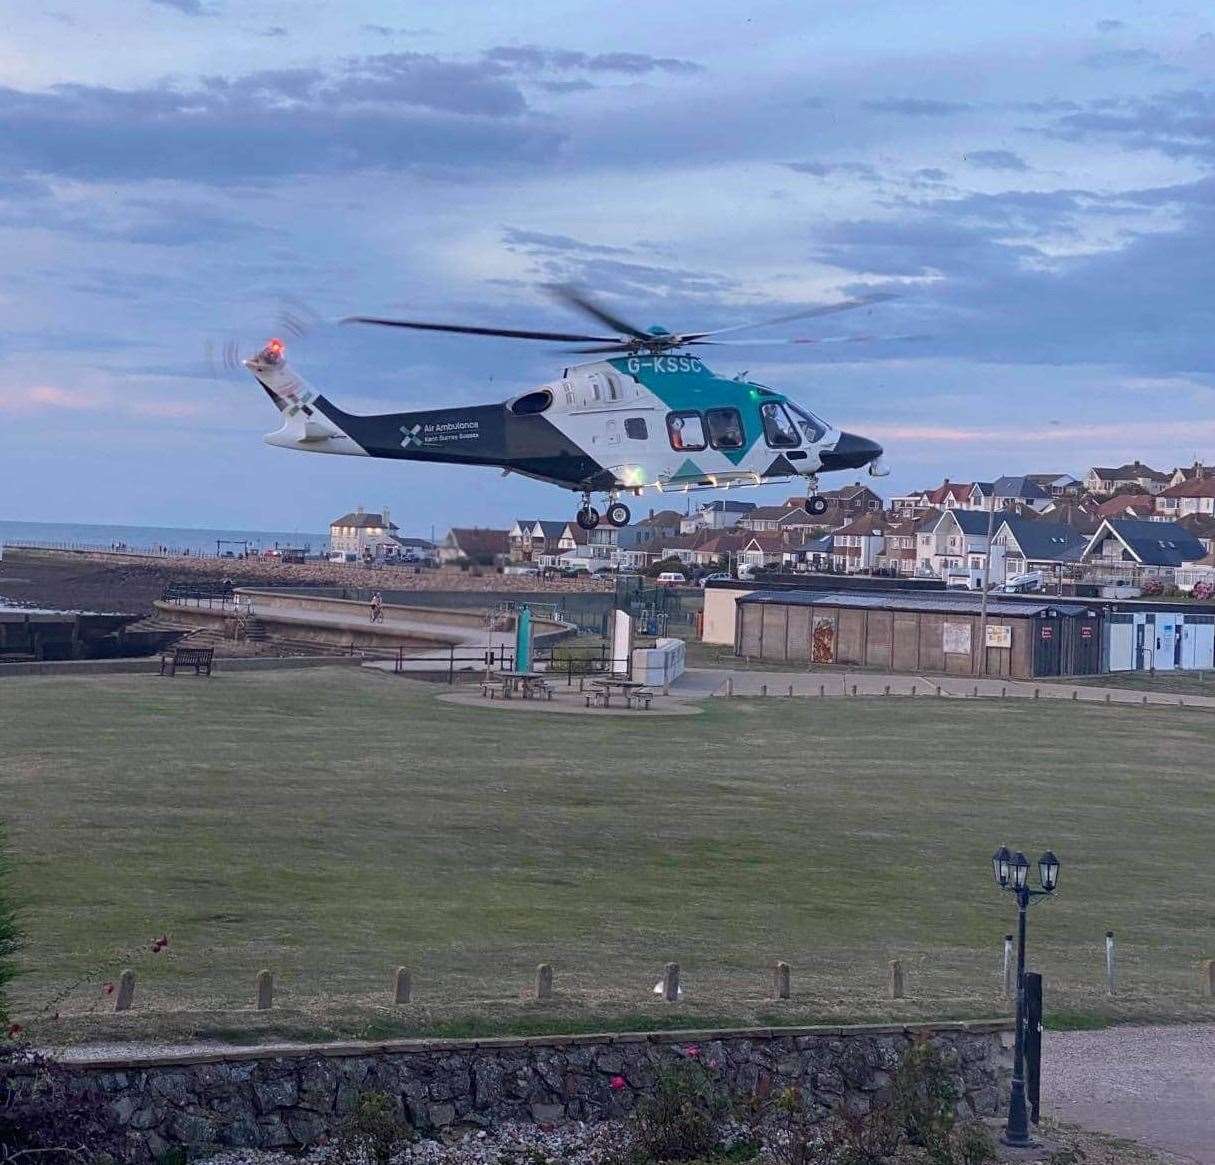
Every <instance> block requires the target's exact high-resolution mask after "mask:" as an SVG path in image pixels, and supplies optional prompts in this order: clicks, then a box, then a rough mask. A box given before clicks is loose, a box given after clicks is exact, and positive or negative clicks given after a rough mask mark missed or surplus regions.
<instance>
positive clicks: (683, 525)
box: [679, 498, 757, 534]
mask: <svg viewBox="0 0 1215 1165" xmlns="http://www.w3.org/2000/svg"><path fill="white" fill-rule="evenodd" d="M756 508H757V505H756V503H755V502H736V501H734V500H733V499H732V498H730V499H725V498H723V499H719V500H717V501H715V502H706V503H705V504H704V505H703V506H701V507H700V509H698V510H697V511H696V512H695V513H694V514H688V515H687V516H686V517H685V518H684V519H683V520H682V521H681V522H680V524H679V532H680V533H681V534H694V533H696V531H697V530H727V529H729V528H730V527H731V526H734V525H736V524H737V522H738V521H739V519H740V518H744V517H746V515H747V514H749V513H750V512H751V511H752V510H754V509H756Z"/></svg>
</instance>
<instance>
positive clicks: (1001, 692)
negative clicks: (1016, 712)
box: [1000, 688, 1008, 700]
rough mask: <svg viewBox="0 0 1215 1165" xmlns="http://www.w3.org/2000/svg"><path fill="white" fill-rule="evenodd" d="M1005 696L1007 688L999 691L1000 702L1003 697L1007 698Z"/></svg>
mask: <svg viewBox="0 0 1215 1165" xmlns="http://www.w3.org/2000/svg"><path fill="white" fill-rule="evenodd" d="M1007 695H1008V689H1007V688H1001V689H1000V699H1001V700H1002V699H1004V697H1005V696H1007Z"/></svg>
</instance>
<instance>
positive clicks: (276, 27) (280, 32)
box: [262, 24, 289, 39]
mask: <svg viewBox="0 0 1215 1165" xmlns="http://www.w3.org/2000/svg"><path fill="white" fill-rule="evenodd" d="M288 35H289V33H288V32H287V30H286V29H285V28H284V27H283V26H282V25H281V24H272V25H271V26H270V27H269V28H267V29H265V30H264V31H263V32H262V36H265V37H269V38H271V39H277V38H279V37H284V36H288Z"/></svg>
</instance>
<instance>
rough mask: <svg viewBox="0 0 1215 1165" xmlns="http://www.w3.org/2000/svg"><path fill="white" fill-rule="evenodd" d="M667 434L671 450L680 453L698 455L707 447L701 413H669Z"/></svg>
mask: <svg viewBox="0 0 1215 1165" xmlns="http://www.w3.org/2000/svg"><path fill="white" fill-rule="evenodd" d="M667 433H668V435H669V436H670V438H671V448H672V449H674V450H676V451H677V452H679V453H697V452H699V451H700V450H701V449H703V448H704V447H705V427H704V423H703V422H702V421H701V419H700V414H699V413H695V412H686V413H668V414H667Z"/></svg>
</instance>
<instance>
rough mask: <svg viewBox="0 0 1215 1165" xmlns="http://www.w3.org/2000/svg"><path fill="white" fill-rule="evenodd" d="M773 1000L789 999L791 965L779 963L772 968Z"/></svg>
mask: <svg viewBox="0 0 1215 1165" xmlns="http://www.w3.org/2000/svg"><path fill="white" fill-rule="evenodd" d="M772 998H773V999H788V998H789V964H788V963H782V962H779V961H778V962H777V963H775V964H774V965H773V967H772Z"/></svg>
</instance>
